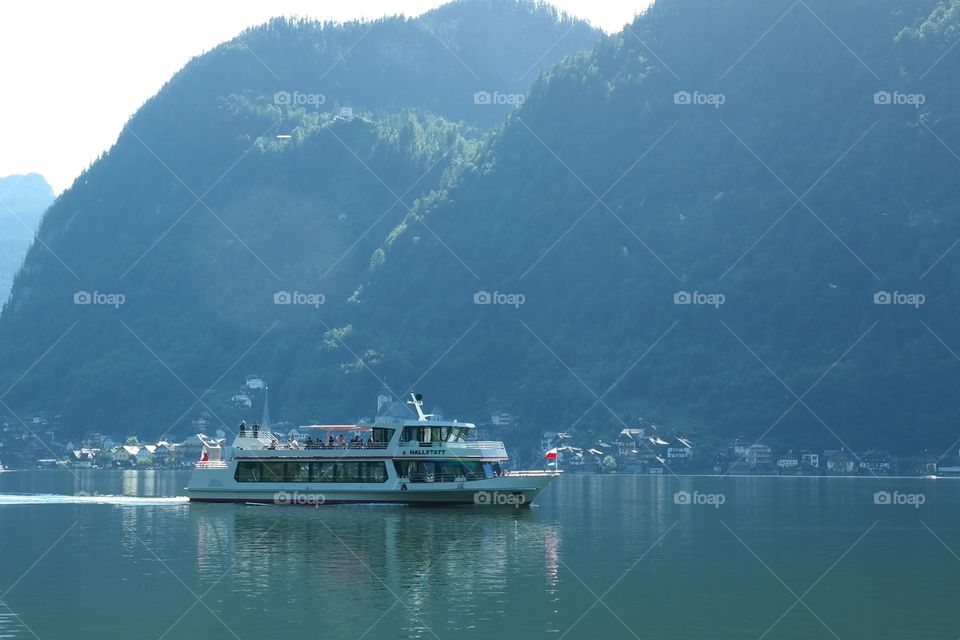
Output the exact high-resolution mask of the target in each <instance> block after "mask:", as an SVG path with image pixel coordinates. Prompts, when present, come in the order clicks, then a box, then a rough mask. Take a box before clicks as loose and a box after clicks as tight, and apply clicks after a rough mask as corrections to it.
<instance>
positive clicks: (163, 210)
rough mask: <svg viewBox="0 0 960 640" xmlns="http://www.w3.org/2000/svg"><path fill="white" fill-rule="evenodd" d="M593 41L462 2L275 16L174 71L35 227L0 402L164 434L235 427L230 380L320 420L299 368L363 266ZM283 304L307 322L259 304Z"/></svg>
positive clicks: (566, 21)
mask: <svg viewBox="0 0 960 640" xmlns="http://www.w3.org/2000/svg"><path fill="white" fill-rule="evenodd" d="M521 36H522V37H521ZM598 37H599V32H598V31H596V30H595V29H593V28H591V27H590V26H589V25H587V24H586V23H584V22H582V21H576V20H572V19H570V18H568V17H566V16H565V15H562V14H559V13H558V12H556V11H555V10H554V9H553V8H551V7H549V6H546V5H541V4H538V3H532V2H515V1H514V0H472V1H470V2H456V3H452V4H449V5H446V6H444V7H441V8H439V9H437V10H434V11H431V12H429V13H427V14H425V15H424V16H422V17H420V18H418V19H406V18H385V19H381V20H377V21H374V22H369V23H348V24H342V25H341V24H318V23H314V22H301V21H289V20H280V19H278V20H275V21H272V22H271V23H269V24H267V25H264V26H262V27H259V28H255V29H251V30H249V31H248V32H245V33H243V34H241V35H240V36H239V37H238V38H236V39H235V40H233V41H231V42H228V43H226V44H224V45H222V46H220V47H217V48H216V49H214V50H213V51H211V52H209V53H208V54H205V55H203V56H201V57H199V58H196V59H194V60H193V61H191V62H190V63H189V64H188V65H187V66H186V67H185V68H184V69H183V70H182V71H181V72H180V73H178V74H177V75H176V76H175V77H174V78H173V79H172V80H171V81H170V82H169V83H168V84H167V85H166V86H165V87H163V89H162V90H161V91H160V92H159V94H158V95H157V96H155V97H154V98H153V99H151V100H150V101H149V102H148V103H147V104H145V105H144V107H143V108H142V109H140V110H139V111H138V113H137V114H135V115H134V117H133V118H131V120H130V122H129V123H128V125H127V127H126V128H125V129H124V131H123V132H122V134H121V136H120V138H119V140H118V141H117V143H116V145H115V146H114V147H113V148H112V149H111V150H110V151H109V153H107V154H105V155H104V156H103V157H102V158H100V159H99V160H98V161H97V162H95V163H94V164H93V165H92V166H91V167H90V168H89V169H88V170H87V171H86V172H85V173H84V174H83V175H82V176H80V178H79V179H78V180H77V181H76V182H75V184H74V185H73V186H72V188H70V189H68V190H67V191H66V192H65V193H64V194H63V195H62V196H61V197H60V198H59V199H58V200H57V202H56V204H55V205H54V206H53V207H52V208H51V209H50V211H49V214H48V215H47V217H46V218H45V220H44V223H43V226H42V228H41V231H40V235H41V237H42V239H43V241H44V242H43V243H38V244H36V245H35V246H34V247H33V248H32V250H31V252H30V254H29V256H28V258H27V261H26V265H25V268H24V271H23V273H22V274H21V275H20V277H19V279H18V280H17V284H16V287H15V291H14V293H13V295H12V297H11V300H10V303H9V305H8V307H7V309H6V311H5V313H4V315H3V316H2V319H0V336H2V346H0V369H2V373H0V377H2V378H3V380H4V381H6V382H7V386H10V385H14V383H16V385H15V386H14V387H13V388H12V390H11V391H10V393H9V394H8V395H5V396H4V398H3V399H4V401H5V402H6V403H7V406H8V407H9V409H10V410H12V411H14V412H15V413H16V414H17V415H18V416H20V415H29V414H32V413H35V412H46V413H48V414H59V415H61V416H62V420H63V423H64V424H65V425H66V428H67V429H68V430H76V431H78V432H80V431H85V430H90V429H98V430H101V431H106V432H110V431H112V430H115V429H117V430H122V429H126V428H133V426H131V425H137V428H140V427H139V425H141V424H143V423H144V421H149V424H148V425H146V426H144V427H143V429H144V432H148V431H150V430H151V429H153V428H154V427H155V428H156V429H158V430H160V431H165V430H166V429H167V428H168V427H171V426H178V427H179V426H183V425H186V426H187V427H189V424H190V420H191V419H193V418H195V417H196V416H197V414H198V413H199V412H200V411H209V412H211V413H215V414H216V415H217V416H218V417H219V416H229V419H230V420H232V419H233V418H237V419H239V415H240V411H239V410H237V411H232V410H231V409H230V408H229V406H226V405H229V398H230V397H231V396H232V395H233V394H234V393H236V391H237V388H238V387H239V384H240V383H239V381H238V379H240V380H241V381H242V376H243V375H244V374H245V373H248V372H247V371H245V369H246V368H248V367H249V368H251V369H252V370H255V371H260V372H262V373H263V374H264V375H267V376H268V380H270V381H271V382H272V383H273V385H274V389H275V394H276V399H275V403H276V408H277V410H278V411H281V412H282V411H283V410H284V405H283V400H284V399H290V400H291V402H290V403H289V404H288V407H290V408H289V409H288V411H289V414H290V417H291V419H299V418H300V416H301V415H303V414H304V413H306V412H308V411H309V412H312V413H311V414H310V415H314V416H320V415H324V414H323V413H321V411H322V410H323V408H324V407H325V404H326V397H325V394H324V393H323V392H321V391H320V390H319V389H317V388H316V387H315V386H312V384H311V383H312V381H313V378H312V370H313V369H314V367H316V366H318V365H319V363H317V362H316V361H315V360H313V353H314V350H315V349H317V348H319V345H320V342H319V338H320V336H322V335H323V334H324V333H325V332H326V331H327V327H330V326H334V325H335V319H338V320H337V322H340V320H339V314H340V308H342V307H343V302H344V301H345V300H346V299H347V298H348V297H349V296H350V295H351V294H352V293H353V291H354V290H355V289H356V287H357V286H358V284H359V283H360V282H361V278H362V275H363V273H364V272H365V270H366V269H367V267H368V263H369V260H370V256H371V254H372V252H373V251H374V250H375V249H376V248H377V247H378V246H379V245H380V244H381V243H382V242H383V240H384V238H385V236H386V235H387V233H389V231H390V230H391V229H392V228H393V227H394V226H395V225H396V224H397V223H398V222H399V221H400V220H401V219H402V217H403V215H404V214H405V213H406V212H407V208H408V207H410V206H412V205H413V204H414V202H415V201H416V199H417V198H418V197H419V196H420V195H422V194H426V193H429V192H430V191H431V190H432V189H434V188H435V187H436V186H437V185H438V184H439V182H440V180H441V179H442V177H443V176H444V175H446V174H449V173H452V172H454V171H455V170H457V167H458V166H460V165H461V164H463V163H469V162H470V161H471V158H472V156H473V150H474V149H475V148H476V146H477V143H478V140H479V138H480V137H481V136H482V135H483V134H484V131H485V127H487V126H489V125H490V124H492V123H497V122H499V121H501V120H502V118H503V117H504V115H505V114H506V113H508V112H509V111H510V110H511V109H513V108H515V107H516V105H517V104H518V103H519V102H522V99H523V92H524V91H526V89H527V88H529V86H530V84H531V83H532V82H533V80H534V79H535V78H536V77H537V74H538V73H539V72H540V71H541V70H542V69H544V68H546V67H548V66H549V65H551V64H553V63H554V62H556V61H557V60H558V59H560V58H561V57H563V56H565V55H567V54H569V53H571V52H574V51H577V50H582V49H588V48H589V47H591V46H592V45H593V43H594V42H595V41H596V39H597V38H598ZM475 94H477V95H476V96H475ZM345 107H349V108H350V109H351V111H344V110H343V109H344V108H345ZM284 291H287V292H289V293H291V294H293V293H295V292H298V291H300V292H312V293H315V294H316V296H322V297H316V296H315V298H313V299H316V300H322V301H323V302H324V303H325V304H324V305H323V307H322V312H318V311H317V309H316V307H306V308H302V307H301V306H300V305H290V306H283V305H277V306H275V305H274V304H273V302H274V296H275V294H280V293H282V292H284ZM279 298H280V299H281V300H282V299H283V296H282V295H281V296H280V297H279ZM100 302H104V303H106V304H99V303H100ZM278 311H279V312H280V313H279V314H278V313H277V312H278ZM275 321H276V322H277V323H278V324H276V325H274V324H273V323H274V322H275ZM52 345H56V348H52V349H51V348H50V347H51V346H52ZM254 346H257V347H258V349H257V350H254V351H252V352H251V353H249V354H246V355H247V356H248V358H247V359H246V360H245V361H244V362H243V363H242V364H241V363H239V362H238V363H237V365H236V367H235V368H231V369H229V373H230V374H231V375H229V376H228V375H226V374H227V372H228V367H229V366H230V364H231V363H234V362H236V361H237V359H238V358H240V357H241V356H243V355H244V352H245V351H246V350H247V348H248V347H254ZM41 356H42V357H41ZM154 356H156V357H154ZM298 370H299V371H300V373H299V374H298V373H297V371H298ZM303 372H307V374H308V375H302V374H303ZM24 374H25V375H24ZM288 375H289V378H288V377H287V376H288ZM281 377H282V379H281ZM373 383H374V384H373V389H376V381H375V380H374V381H373ZM208 392H212V396H211V397H210V398H207V397H206V396H204V394H206V393H208ZM194 394H196V396H204V400H203V402H202V403H197V402H195V400H196V397H195V395H194ZM358 395H359V392H358ZM294 398H296V400H293V399H294ZM225 403H226V405H225ZM191 405H192V406H191ZM224 419H226V418H224ZM161 423H163V424H161Z"/></svg>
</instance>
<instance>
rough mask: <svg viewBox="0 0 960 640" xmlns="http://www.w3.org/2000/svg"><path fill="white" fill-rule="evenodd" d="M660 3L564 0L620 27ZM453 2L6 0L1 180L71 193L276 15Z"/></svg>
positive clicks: (0, 85) (0, 51) (576, 10)
mask: <svg viewBox="0 0 960 640" xmlns="http://www.w3.org/2000/svg"><path fill="white" fill-rule="evenodd" d="M651 1H652V0H556V1H555V2H553V4H554V5H556V6H557V7H558V8H560V9H561V10H563V11H566V12H567V13H570V14H572V15H574V16H578V17H581V18H584V19H587V20H589V21H590V22H591V23H593V24H594V25H596V26H598V27H600V28H602V29H604V30H606V31H618V30H620V29H621V28H622V27H623V25H624V24H625V23H627V22H629V21H630V20H632V19H633V17H634V15H635V14H636V13H638V12H640V11H642V10H643V9H645V8H646V6H647V5H648V4H650V3H651ZM443 3H444V0H351V1H350V2H332V1H331V0H270V1H265V0H166V1H165V2H131V1H130V0H85V1H83V2H77V1H75V0H29V1H23V0H15V1H11V0H2V1H0V60H2V61H3V73H2V75H0V127H2V131H3V142H2V144H0V176H5V175H10V174H16V173H28V172H31V171H35V172H37V173H41V174H43V175H44V176H45V177H46V178H47V181H48V182H50V184H51V185H52V186H53V189H54V191H55V192H57V193H60V192H61V191H63V190H64V189H66V188H67V187H68V186H70V184H71V183H72V182H73V180H74V178H76V176H77V175H79V173H80V172H81V171H82V170H83V169H84V168H85V167H86V166H88V165H89V164H90V163H91V162H92V161H93V160H95V159H96V157H97V156H98V155H99V154H100V153H102V152H103V151H105V150H107V149H108V148H109V147H110V146H111V145H112V144H113V142H114V141H115V140H116V138H117V136H118V135H119V133H120V130H121V129H122V128H123V125H124V123H125V122H126V120H127V119H128V118H129V117H130V116H131V115H132V114H133V113H134V112H135V111H136V110H137V109H138V108H139V107H140V106H141V105H142V104H143V103H144V102H145V101H146V100H147V99H148V98H149V97H150V96H152V95H153V94H155V93H156V92H157V91H158V90H159V89H160V87H161V86H162V85H163V83H164V82H166V81H167V80H168V79H169V78H170V77H171V76H172V75H173V74H174V73H176V72H177V71H178V70H179V69H180V68H181V67H183V65H184V64H186V62H187V61H188V60H189V59H190V58H191V57H193V56H195V55H198V54H200V53H202V52H204V51H207V50H209V49H211V48H213V47H214V46H216V45H217V44H219V43H221V42H224V41H225V40H229V39H230V38H232V37H233V36H235V35H236V34H238V33H239V32H241V31H242V30H243V29H245V28H246V27H249V26H253V25H257V24H261V23H263V22H266V21H267V20H268V19H270V18H271V17H273V16H277V15H286V16H294V15H295V16H307V17H311V18H316V19H321V20H336V21H343V20H351V19H356V18H376V17H379V16H382V15H387V14H390V15H392V14H398V13H401V14H406V15H409V16H415V15H419V14H421V13H423V12H424V11H427V10H429V9H432V8H434V7H436V6H439V5H441V4H443Z"/></svg>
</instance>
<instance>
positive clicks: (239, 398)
mask: <svg viewBox="0 0 960 640" xmlns="http://www.w3.org/2000/svg"><path fill="white" fill-rule="evenodd" d="M230 402H232V403H233V406H234V407H237V408H238V409H249V408H250V407H252V406H253V400H251V399H250V396H248V395H247V393H246V392H245V391H240V392H238V393H235V394H234V395H233V396H231V398H230Z"/></svg>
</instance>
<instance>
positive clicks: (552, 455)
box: [543, 447, 557, 460]
mask: <svg viewBox="0 0 960 640" xmlns="http://www.w3.org/2000/svg"><path fill="white" fill-rule="evenodd" d="M543 457H544V458H546V459H547V460H556V459H557V448H556V447H554V448H553V449H550V451H547V454H546V455H545V456H543Z"/></svg>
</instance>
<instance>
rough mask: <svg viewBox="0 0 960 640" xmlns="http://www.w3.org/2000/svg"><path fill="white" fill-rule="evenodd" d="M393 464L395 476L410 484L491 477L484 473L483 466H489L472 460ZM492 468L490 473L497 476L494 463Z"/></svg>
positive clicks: (415, 461) (412, 461) (396, 461)
mask: <svg viewBox="0 0 960 640" xmlns="http://www.w3.org/2000/svg"><path fill="white" fill-rule="evenodd" d="M393 464H394V468H396V470H397V475H398V476H400V477H406V478H408V479H409V481H410V482H460V481H463V480H481V479H483V478H489V477H493V476H492V475H487V473H486V469H485V466H490V465H489V463H483V462H480V461H473V460H443V461H420V460H394V462H393ZM494 466H495V467H496V469H494V468H493V467H491V471H492V472H493V473H494V474H498V471H499V465H497V464H496V463H494Z"/></svg>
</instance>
